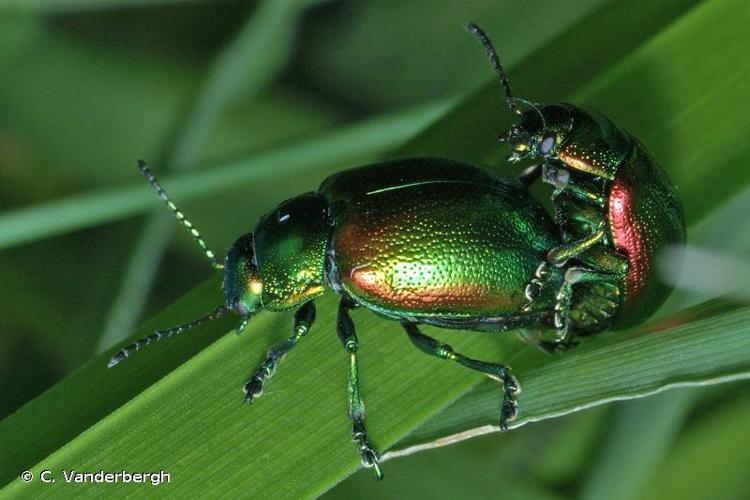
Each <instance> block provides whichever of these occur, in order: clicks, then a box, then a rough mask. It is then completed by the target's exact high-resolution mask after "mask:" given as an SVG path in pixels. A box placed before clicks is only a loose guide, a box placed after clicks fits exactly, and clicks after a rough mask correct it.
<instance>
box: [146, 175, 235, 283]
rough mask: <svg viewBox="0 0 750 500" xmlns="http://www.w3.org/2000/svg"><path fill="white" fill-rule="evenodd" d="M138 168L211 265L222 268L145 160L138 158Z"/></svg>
mask: <svg viewBox="0 0 750 500" xmlns="http://www.w3.org/2000/svg"><path fill="white" fill-rule="evenodd" d="M138 168H140V169H141V173H142V174H143V175H144V176H145V177H146V179H147V180H148V182H149V184H151V186H153V188H154V189H155V190H156V193H157V194H158V195H159V198H161V199H162V200H164V203H166V204H167V208H169V210H171V211H172V213H173V214H174V216H175V217H176V218H177V221H178V222H179V223H180V224H182V225H183V226H185V227H186V228H187V230H188V231H189V232H190V234H191V235H192V236H193V239H195V241H196V242H197V243H198V246H199V247H201V249H202V250H203V253H205V254H206V257H208V260H210V261H211V265H212V266H213V268H214V269H224V265H223V264H222V263H221V262H219V261H218V260H217V259H216V255H215V254H214V253H213V252H212V251H211V249H210V248H208V245H207V244H206V242H205V241H204V240H203V238H202V237H201V234H200V233H199V232H198V230H197V229H196V228H195V226H193V224H192V223H191V222H190V221H189V220H188V219H187V218H186V217H185V214H183V213H182V211H180V209H179V208H177V205H175V204H174V202H173V201H172V199H171V198H170V197H169V195H168V194H167V192H166V191H164V188H163V187H161V184H159V181H157V180H156V176H154V173H153V172H152V171H151V169H150V168H149V167H148V165H146V162H145V161H143V160H138Z"/></svg>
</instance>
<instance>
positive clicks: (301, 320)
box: [242, 301, 315, 403]
mask: <svg viewBox="0 0 750 500" xmlns="http://www.w3.org/2000/svg"><path fill="white" fill-rule="evenodd" d="M314 321H315V305H314V304H313V302H312V301H310V302H306V303H305V304H303V305H302V307H300V308H299V309H297V311H296V312H295V313H294V333H292V336H291V337H289V338H288V339H286V340H285V341H284V342H282V343H281V344H278V345H276V346H274V347H272V348H271V349H270V350H269V351H268V356H267V357H266V359H265V361H263V362H262V363H261V364H260V366H258V368H257V369H256V370H255V373H254V374H253V376H252V377H250V379H249V380H248V381H247V382H246V383H245V386H244V387H243V388H242V391H243V393H244V394H245V402H246V403H252V402H253V400H254V399H255V398H257V397H260V396H261V395H262V394H263V383H264V382H265V381H266V379H268V378H270V377H271V376H272V375H273V374H274V372H275V371H276V364H277V363H278V362H279V361H281V360H282V359H283V358H284V356H286V354H287V353H288V352H289V351H290V350H291V349H292V348H293V347H294V346H296V345H297V344H298V343H299V341H300V340H302V338H303V337H304V336H305V335H306V334H307V332H308V331H310V327H311V326H312V324H313V322H314Z"/></svg>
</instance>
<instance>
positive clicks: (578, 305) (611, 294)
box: [551, 267, 620, 350]
mask: <svg viewBox="0 0 750 500" xmlns="http://www.w3.org/2000/svg"><path fill="white" fill-rule="evenodd" d="M616 279H617V275H615V274H610V273H604V272H600V271H593V270H591V269H587V268H583V267H571V268H570V269H568V270H567V272H566V273H565V280H564V282H563V284H562V286H561V287H560V291H559V292H558V294H557V299H556V303H555V328H556V329H557V339H556V340H555V341H554V342H552V343H551V345H553V346H554V347H555V349H559V350H565V349H568V348H570V347H573V346H575V345H577V344H576V343H575V342H574V341H573V339H574V337H575V336H577V335H585V334H590V333H596V332H599V331H602V330H605V329H607V328H608V327H609V325H610V323H611V321H612V318H613V317H614V316H615V314H616V312H617V309H618V307H619V301H620V288H619V287H618V286H617V285H616V283H615V282H616Z"/></svg>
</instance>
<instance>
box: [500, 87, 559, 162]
mask: <svg viewBox="0 0 750 500" xmlns="http://www.w3.org/2000/svg"><path fill="white" fill-rule="evenodd" d="M514 99H515V98H514ZM515 100H517V101H518V102H521V103H523V104H525V105H527V106H529V107H530V109H528V110H526V111H524V112H523V113H522V114H521V119H520V120H519V121H518V123H516V124H515V125H513V126H512V127H511V128H510V130H508V132H506V133H505V134H503V135H501V136H500V137H499V139H500V140H501V141H503V142H507V143H508V144H509V145H510V147H511V150H512V152H511V154H510V156H509V157H508V161H510V162H517V161H520V160H522V159H524V158H530V159H536V158H544V159H547V158H555V156H556V154H557V151H558V150H559V147H560V145H562V144H563V143H564V142H565V140H566V139H567V136H568V133H569V132H570V130H571V128H572V116H571V114H570V111H569V110H568V108H567V106H565V105H563V104H551V105H546V106H542V105H538V104H534V103H531V102H528V101H523V100H520V99H515Z"/></svg>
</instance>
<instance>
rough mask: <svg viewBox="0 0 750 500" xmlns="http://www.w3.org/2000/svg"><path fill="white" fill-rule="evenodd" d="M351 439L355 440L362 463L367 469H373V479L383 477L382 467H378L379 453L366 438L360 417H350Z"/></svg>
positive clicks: (363, 424) (363, 423)
mask: <svg viewBox="0 0 750 500" xmlns="http://www.w3.org/2000/svg"><path fill="white" fill-rule="evenodd" d="M352 441H356V442H357V445H358V448H359V454H360V456H361V457H362V465H363V466H365V467H366V468H368V469H374V471H375V479H377V480H381V479H383V469H381V468H380V454H378V452H377V451H375V449H374V448H373V447H372V446H371V445H370V443H369V441H368V440H367V430H366V429H365V422H364V420H362V418H361V417H355V418H353V419H352Z"/></svg>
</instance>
